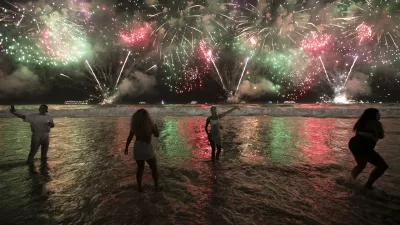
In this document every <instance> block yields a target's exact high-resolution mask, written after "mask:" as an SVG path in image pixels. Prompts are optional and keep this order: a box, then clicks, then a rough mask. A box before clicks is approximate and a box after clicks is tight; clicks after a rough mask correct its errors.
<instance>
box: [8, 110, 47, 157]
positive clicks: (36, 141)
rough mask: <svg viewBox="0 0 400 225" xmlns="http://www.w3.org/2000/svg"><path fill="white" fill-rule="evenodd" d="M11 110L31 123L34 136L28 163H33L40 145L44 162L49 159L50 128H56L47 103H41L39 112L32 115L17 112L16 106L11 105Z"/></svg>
mask: <svg viewBox="0 0 400 225" xmlns="http://www.w3.org/2000/svg"><path fill="white" fill-rule="evenodd" d="M10 112H11V113H12V114H13V115H14V116H16V117H19V118H21V119H23V120H24V122H28V123H30V125H31V130H32V138H31V150H30V152H29V156H28V161H27V163H28V164H32V163H33V158H34V157H35V155H36V153H37V151H38V150H39V147H41V152H40V158H41V161H42V163H44V162H46V161H47V151H48V150H49V139H50V129H51V128H54V126H55V125H54V121H53V118H52V117H51V116H49V115H47V112H48V107H47V105H41V106H40V107H39V113H38V114H32V115H26V116H25V115H22V114H19V113H17V111H16V110H15V108H14V106H13V105H12V106H11V109H10Z"/></svg>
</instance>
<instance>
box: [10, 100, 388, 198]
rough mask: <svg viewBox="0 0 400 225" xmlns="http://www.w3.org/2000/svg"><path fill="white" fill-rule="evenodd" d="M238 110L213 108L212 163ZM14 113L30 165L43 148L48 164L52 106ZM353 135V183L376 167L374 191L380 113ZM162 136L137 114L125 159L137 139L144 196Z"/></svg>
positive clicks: (379, 162)
mask: <svg viewBox="0 0 400 225" xmlns="http://www.w3.org/2000/svg"><path fill="white" fill-rule="evenodd" d="M234 110H239V107H233V108H232V109H230V110H228V111H226V112H224V113H221V114H218V112H217V107H215V106H212V107H211V109H210V111H211V116H209V117H207V119H206V123H205V132H206V134H207V136H208V140H209V143H210V147H211V160H212V162H215V161H218V160H219V159H220V156H221V151H222V140H221V129H223V127H222V124H221V119H222V118H223V117H224V116H226V115H228V114H229V113H231V112H233V111H234ZM10 112H11V113H12V114H13V115H15V116H17V117H19V118H21V119H23V120H24V122H28V123H30V126H31V130H32V138H31V146H30V152H29V156H28V160H27V164H29V165H32V164H33V163H34V157H35V155H36V153H37V152H38V150H39V148H41V162H42V164H46V162H47V152H48V149H49V142H50V135H49V134H50V130H51V128H54V126H55V124H54V121H53V118H52V117H51V116H49V115H48V114H47V113H48V106H47V105H41V106H40V107H39V113H37V114H31V115H23V114H20V113H18V112H17V110H16V109H15V108H14V106H11V109H10ZM209 127H210V129H209ZM353 131H354V133H355V135H354V137H352V138H351V139H350V141H349V149H350V152H351V153H352V154H353V156H354V159H355V161H356V166H355V167H354V168H353V169H352V171H351V176H352V178H353V179H356V178H357V176H358V175H359V174H360V173H361V172H362V170H363V169H364V168H365V167H366V165H367V163H368V162H369V163H371V164H372V165H374V166H375V169H374V170H373V171H372V172H371V174H370V176H369V178H368V181H367V182H366V184H365V188H367V189H372V188H373V184H374V182H375V181H376V180H377V179H378V178H379V177H380V176H382V175H383V174H384V172H385V171H386V169H387V168H388V165H387V163H386V162H385V160H384V159H383V158H382V157H381V156H380V155H379V153H377V152H376V151H375V146H376V144H377V142H378V141H379V140H380V139H383V138H384V137H385V132H384V128H383V125H382V123H381V122H380V113H379V110H377V109H375V108H369V109H366V110H365V111H364V113H363V114H362V115H361V117H360V118H359V119H358V121H357V122H356V123H355V125H354V127H353ZM159 135H160V131H159V129H158V127H157V125H156V123H155V122H154V120H153V118H152V117H151V116H150V114H149V113H148V111H147V110H145V109H139V110H137V111H136V112H135V113H134V114H133V116H132V119H131V123H130V132H129V135H128V138H127V141H126V146H125V150H124V153H125V155H128V154H129V145H130V143H131V142H132V140H133V138H134V137H135V142H134V146H133V157H134V159H135V161H136V165H137V171H136V179H137V185H138V190H139V191H140V192H141V191H143V189H142V177H143V172H144V166H145V162H147V164H148V165H149V166H150V169H151V171H152V176H153V180H154V187H155V191H158V190H159V184H158V171H157V160H156V154H155V152H154V149H153V146H152V144H151V139H152V136H155V137H159Z"/></svg>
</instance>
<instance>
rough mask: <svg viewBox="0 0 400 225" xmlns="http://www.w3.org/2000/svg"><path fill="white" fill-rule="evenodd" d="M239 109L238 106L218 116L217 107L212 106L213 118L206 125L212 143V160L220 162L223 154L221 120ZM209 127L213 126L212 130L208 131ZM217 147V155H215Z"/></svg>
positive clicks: (209, 118) (208, 119)
mask: <svg viewBox="0 0 400 225" xmlns="http://www.w3.org/2000/svg"><path fill="white" fill-rule="evenodd" d="M235 109H239V107H238V106H235V107H233V108H232V109H230V110H228V111H226V112H224V113H222V114H218V113H217V107H215V106H212V107H211V109H210V111H211V116H210V117H208V118H207V120H206V125H205V130H206V133H207V136H208V141H209V142H210V146H211V159H212V161H214V159H217V160H219V156H220V154H221V129H222V126H221V122H220V119H221V118H222V117H224V116H226V115H228V114H229V113H231V112H232V111H233V110H235ZM208 125H211V130H210V131H209V130H208ZM215 147H217V153H215Z"/></svg>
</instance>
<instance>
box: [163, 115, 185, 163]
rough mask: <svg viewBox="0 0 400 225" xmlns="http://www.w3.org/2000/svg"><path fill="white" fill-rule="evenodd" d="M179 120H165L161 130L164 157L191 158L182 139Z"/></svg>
mask: <svg viewBox="0 0 400 225" xmlns="http://www.w3.org/2000/svg"><path fill="white" fill-rule="evenodd" d="M179 121H180V120H179V119H177V118H165V119H164V125H163V129H162V130H161V135H160V142H161V145H162V152H161V154H163V156H164V157H190V156H191V153H190V151H188V150H189V147H188V146H187V145H186V142H185V141H184V140H183V139H182V137H181V135H180V134H181V132H182V131H181V130H180V129H179V126H178V123H179Z"/></svg>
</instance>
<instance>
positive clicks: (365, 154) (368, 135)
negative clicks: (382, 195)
mask: <svg viewBox="0 0 400 225" xmlns="http://www.w3.org/2000/svg"><path fill="white" fill-rule="evenodd" d="M379 120H380V113H379V111H378V110H377V109H375V108H369V109H366V110H365V111H364V113H363V114H362V115H361V117H360V119H359V120H358V121H357V122H356V124H355V125H354V127H353V131H354V132H355V133H356V134H355V136H354V137H352V138H351V139H350V141H349V149H350V151H351V153H352V154H353V156H354V159H355V160H356V162H357V165H356V166H355V167H354V168H353V170H352V171H351V176H352V177H353V179H356V178H357V176H358V175H359V174H360V173H361V172H362V171H363V170H364V168H365V166H366V165H367V162H369V163H371V164H372V165H374V166H375V169H374V170H373V171H372V172H371V174H370V176H369V178H368V181H367V183H366V184H365V188H367V189H372V185H373V184H374V182H375V181H376V180H377V179H378V178H379V177H380V176H382V175H383V174H384V173H385V171H386V170H387V168H388V164H387V163H386V162H385V160H384V159H383V158H382V157H381V156H380V155H379V153H377V152H376V151H375V146H376V143H377V142H378V140H379V139H383V138H384V137H385V133H384V129H383V126H382V123H381V122H380V121H379Z"/></svg>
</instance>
